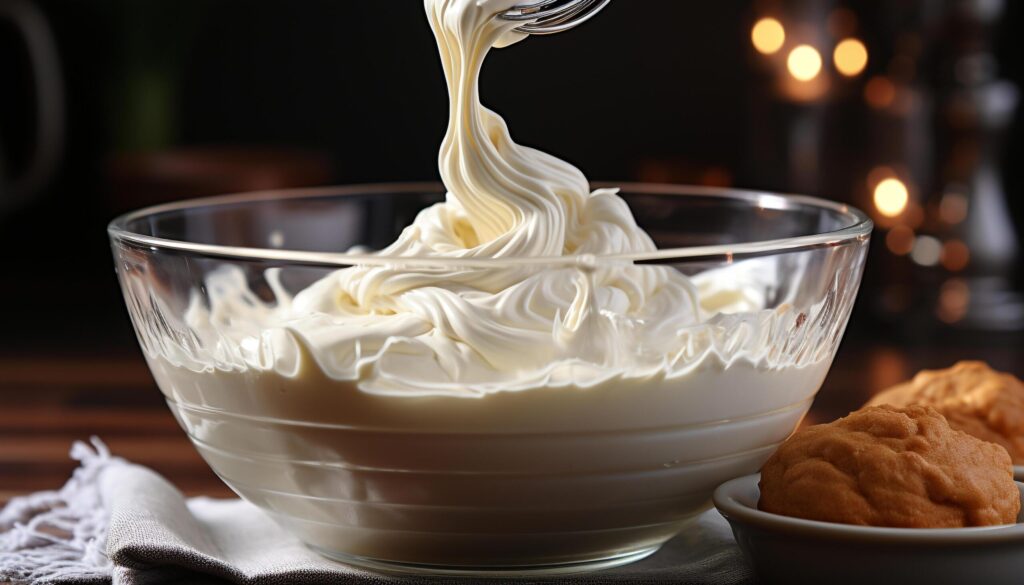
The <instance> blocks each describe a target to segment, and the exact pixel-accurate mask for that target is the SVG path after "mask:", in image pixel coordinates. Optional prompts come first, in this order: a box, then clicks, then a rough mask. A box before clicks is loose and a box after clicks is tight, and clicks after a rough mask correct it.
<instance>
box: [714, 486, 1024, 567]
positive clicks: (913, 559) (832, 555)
mask: <svg viewBox="0 0 1024 585" xmlns="http://www.w3.org/2000/svg"><path fill="white" fill-rule="evenodd" d="M760 478H761V476H760V474H755V475H748V476H745V477H740V478H737V479H734V480H732V481H728V482H726V483H724V484H722V485H721V486H719V487H718V489H717V490H715V495H714V501H715V506H716V507H717V508H718V511H719V512H721V514H722V515H723V516H725V518H726V520H728V521H729V524H730V525H731V526H732V531H733V534H734V535H735V536H736V542H737V543H739V546H740V548H741V549H742V550H743V554H744V555H745V556H746V558H747V560H748V561H750V563H751V564H752V565H753V567H754V570H755V572H756V573H757V575H758V577H759V579H761V580H762V581H763V582H765V583H787V584H794V585H799V584H802V583H814V584H822V583H828V584H829V585H842V584H846V583H849V584H857V585H862V584H864V583H871V584H873V585H880V584H884V583H899V584H901V585H906V584H910V583H928V585H945V584H949V585H962V584H965V583H985V584H986V585H1003V584H1005V585H1020V583H1024V511H1022V513H1021V514H1020V515H1018V516H1017V523H1016V524H1010V525H1005V526H986V527H977V528H945V529H921V528H876V527H872V526H852V525H848V524H836V523H832V522H818V521H814V520H803V519H800V518H791V517H788V516H781V515H778V514H770V513H768V512H762V511H760V510H758V509H757V502H758V500H759V499H760V497H761V492H760V490H759V489H758V486H757V484H758V481H759V480H760ZM1017 487H1018V488H1019V489H1020V491H1021V499H1022V501H1024V483H1020V482H1017Z"/></svg>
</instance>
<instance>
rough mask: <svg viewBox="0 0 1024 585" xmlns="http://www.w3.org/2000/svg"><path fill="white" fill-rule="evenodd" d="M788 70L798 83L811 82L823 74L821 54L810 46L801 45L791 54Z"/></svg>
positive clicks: (787, 64)
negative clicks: (819, 74)
mask: <svg viewBox="0 0 1024 585" xmlns="http://www.w3.org/2000/svg"><path fill="white" fill-rule="evenodd" d="M786 68H787V69H789V74H790V75H792V76H793V78H794V79H796V80H797V81H810V80H812V79H814V78H815V77H817V76H818V73H821V53H819V52H818V50H817V49H815V48H814V47H812V46H810V45H800V46H799V47H796V48H794V49H793V50H792V51H790V52H789V58H787V59H786Z"/></svg>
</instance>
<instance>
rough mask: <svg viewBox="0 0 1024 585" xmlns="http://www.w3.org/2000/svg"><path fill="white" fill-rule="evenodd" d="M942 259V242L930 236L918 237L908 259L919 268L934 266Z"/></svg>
mask: <svg viewBox="0 0 1024 585" xmlns="http://www.w3.org/2000/svg"><path fill="white" fill-rule="evenodd" d="M941 257H942V242H940V241H939V240H937V239H935V238H933V237H932V236H918V237H917V239H916V240H914V248H913V249H912V250H911V251H910V259H911V260H913V261H914V262H916V263H918V264H920V265H921V266H935V265H936V264H938V263H939V258H941Z"/></svg>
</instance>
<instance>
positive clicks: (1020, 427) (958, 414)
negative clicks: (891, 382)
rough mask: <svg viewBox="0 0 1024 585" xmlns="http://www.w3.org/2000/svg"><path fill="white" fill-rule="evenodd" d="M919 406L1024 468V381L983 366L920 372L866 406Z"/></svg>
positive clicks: (975, 364) (963, 364) (968, 364)
mask: <svg viewBox="0 0 1024 585" xmlns="http://www.w3.org/2000/svg"><path fill="white" fill-rule="evenodd" d="M880 404H892V405H893V406H908V405H911V404H921V405H924V406H931V407H932V408H934V409H935V410H938V411H939V412H941V413H942V414H943V416H945V417H946V420H948V421H949V424H950V426H952V427H953V428H955V429H960V430H961V431H964V432H965V433H969V434H972V435H974V436H975V437H978V438H979V439H984V440H986V441H989V442H992V443H998V444H1000V445H1002V446H1003V447H1005V448H1006V450H1007V451H1009V452H1010V457H1011V458H1012V459H1013V461H1014V463H1017V464H1024V382H1021V381H1020V379H1018V378H1017V377H1016V376H1013V375H1012V374H1004V373H1001V372H997V371H995V370H993V369H992V368H990V367H988V365H987V364H985V363H983V362H960V363H958V364H956V365H955V366H953V367H952V368H947V369H945V370H924V371H922V372H919V373H918V374H917V375H916V376H914V379H913V380H911V381H909V382H904V383H903V384H900V385H898V386H893V387H892V388H890V389H888V390H885V391H883V392H882V393H880V394H878V395H876V396H875V397H874V398H872V399H871V400H870V401H869V402H868V404H867V405H868V406H877V405H880Z"/></svg>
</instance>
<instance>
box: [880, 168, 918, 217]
mask: <svg viewBox="0 0 1024 585" xmlns="http://www.w3.org/2000/svg"><path fill="white" fill-rule="evenodd" d="M874 200H875V208H876V209H878V212H879V213H881V214H882V215H884V216H886V217H896V216H897V215H899V214H901V213H903V210H904V209H906V208H907V202H908V201H910V194H909V193H908V192H907V186H906V185H904V184H903V181H901V180H899V179H897V178H895V177H889V178H888V179H884V180H882V181H881V182H879V183H878V185H875V194H874Z"/></svg>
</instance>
